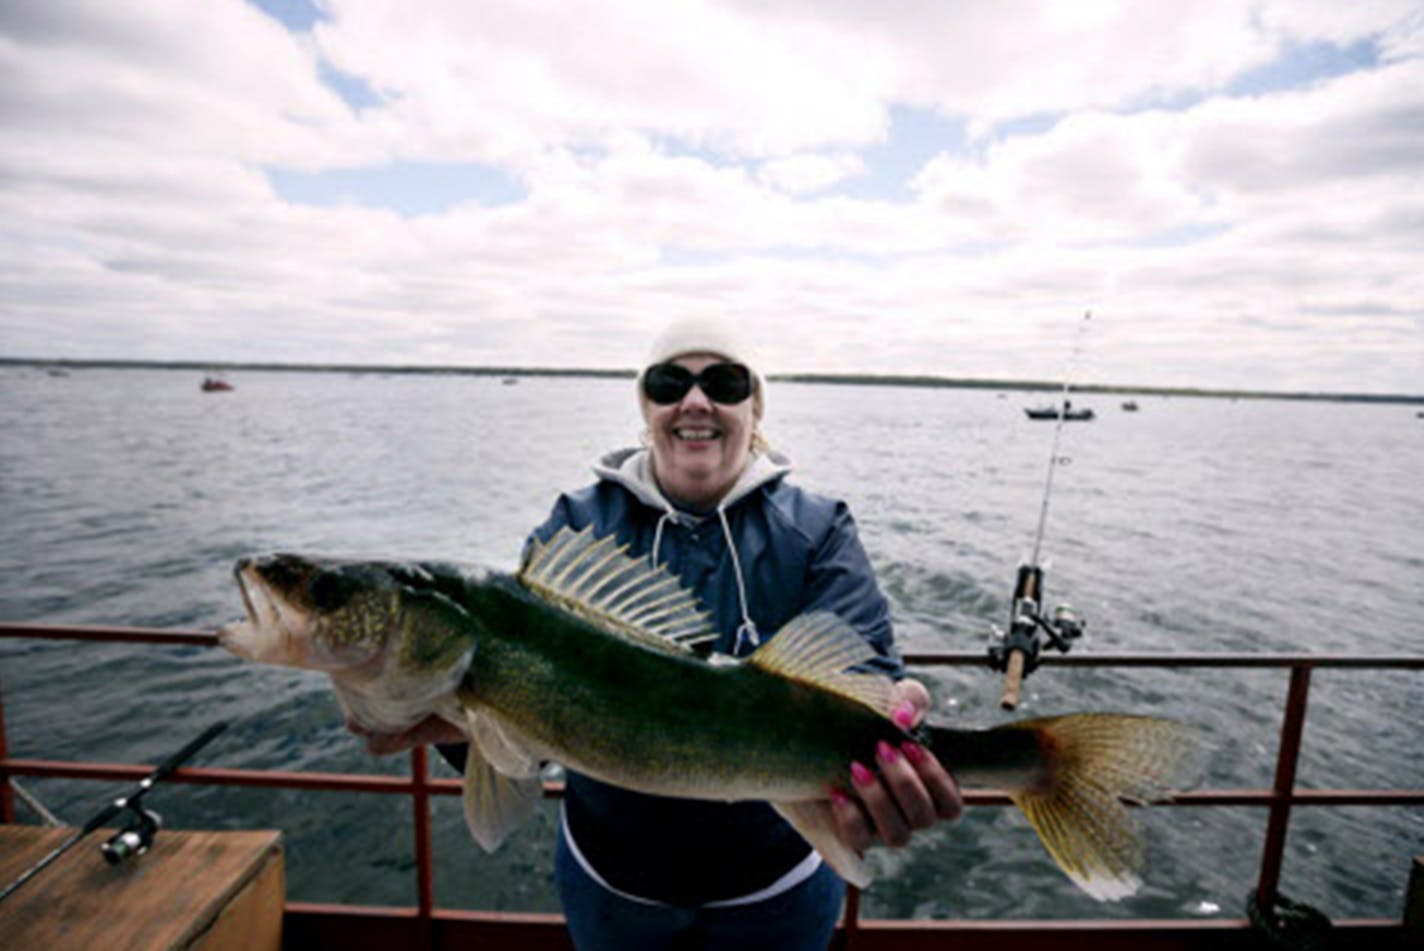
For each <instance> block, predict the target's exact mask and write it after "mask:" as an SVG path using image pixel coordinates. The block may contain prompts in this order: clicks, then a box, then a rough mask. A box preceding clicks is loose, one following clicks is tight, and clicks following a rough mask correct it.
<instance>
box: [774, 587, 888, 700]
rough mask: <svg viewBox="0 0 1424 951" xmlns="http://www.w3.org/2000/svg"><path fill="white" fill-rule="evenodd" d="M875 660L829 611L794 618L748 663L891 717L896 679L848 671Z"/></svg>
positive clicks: (862, 640) (864, 644) (862, 641)
mask: <svg viewBox="0 0 1424 951" xmlns="http://www.w3.org/2000/svg"><path fill="white" fill-rule="evenodd" d="M875 656H876V653H875V648H873V647H871V646H870V644H868V643H867V642H866V640H865V638H863V637H861V636H860V635H859V634H857V633H856V631H855V628H853V627H851V626H850V625H849V624H847V623H846V622H845V621H842V620H841V619H840V618H839V617H837V616H836V615H834V614H832V613H830V612H829V611H813V612H811V613H809V614H802V615H800V616H799V617H796V618H793V619H792V620H791V621H790V622H789V623H787V625H786V626H785V627H783V628H782V629H781V630H780V631H778V632H777V634H776V636H775V637H773V638H772V639H771V640H769V641H767V642H766V643H765V644H763V645H762V646H761V647H758V648H757V649H756V652H755V653H753V654H752V655H751V656H750V657H748V658H747V660H746V662H747V663H748V664H751V665H752V666H754V667H760V668H761V669H762V670H765V671H768V672H770V673H774V674H776V675H778V676H780V677H785V678H787V679H788V680H799V681H801V682H802V683H807V684H811V685H813V686H816V687H820V688H821V689H822V690H828V691H830V692H831V693H835V694H839V695H841V696H842V697H846V698H847V699H850V700H854V701H856V702H857V703H862V704H864V705H865V706H867V707H869V708H870V709H872V710H874V711H875V712H876V713H879V714H881V715H882V716H886V717H888V716H890V715H891V706H892V702H893V694H894V683H893V682H892V681H891V680H890V678H889V677H887V676H885V675H884V674H878V673H866V674H860V673H852V672H850V671H848V670H847V669H846V668H848V667H853V666H855V665H856V664H863V663H865V662H866V661H868V660H870V659H872V658H873V657H875Z"/></svg>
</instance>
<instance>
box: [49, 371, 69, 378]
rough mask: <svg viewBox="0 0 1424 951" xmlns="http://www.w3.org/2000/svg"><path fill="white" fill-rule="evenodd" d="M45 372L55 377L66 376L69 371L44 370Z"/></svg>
mask: <svg viewBox="0 0 1424 951" xmlns="http://www.w3.org/2000/svg"><path fill="white" fill-rule="evenodd" d="M45 372H46V373H48V374H49V375H50V376H55V377H66V376H69V371H68V370H46V371H45Z"/></svg>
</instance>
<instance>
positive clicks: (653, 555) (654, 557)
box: [648, 511, 677, 571]
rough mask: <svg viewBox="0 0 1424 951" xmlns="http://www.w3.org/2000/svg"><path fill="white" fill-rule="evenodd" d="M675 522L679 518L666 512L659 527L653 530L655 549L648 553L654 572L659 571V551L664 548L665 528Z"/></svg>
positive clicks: (649, 562)
mask: <svg viewBox="0 0 1424 951" xmlns="http://www.w3.org/2000/svg"><path fill="white" fill-rule="evenodd" d="M675 521H677V516H675V515H673V514H672V512H671V511H667V512H664V513H663V517H662V518H660V519H658V527H657V528H655V529H653V547H652V549H651V550H650V551H649V552H648V564H649V565H651V566H652V569H653V570H654V571H657V570H658V549H659V548H661V547H662V546H663V526H664V525H666V524H667V523H668V522H675Z"/></svg>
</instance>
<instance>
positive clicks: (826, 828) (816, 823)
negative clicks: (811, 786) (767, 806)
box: [771, 801, 875, 888]
mask: <svg viewBox="0 0 1424 951" xmlns="http://www.w3.org/2000/svg"><path fill="white" fill-rule="evenodd" d="M771 806H772V808H773V809H775V810H776V811H777V812H779V813H781V817H782V818H783V819H785V820H786V821H787V822H789V823H791V828H793V829H795V830H796V831H797V832H799V833H800V834H801V838H803V839H805V840H806V841H807V842H809V843H811V847H812V848H813V849H815V850H816V851H817V852H819V853H821V858H823V859H825V860H826V863H827V864H829V865H830V866H831V868H833V869H835V870H836V874H837V875H839V876H840V877H841V878H843V879H845V880H846V881H847V882H849V883H850V884H852V885H854V886H855V887H856V888H865V887H866V886H867V885H869V884H870V882H871V880H872V879H874V877H875V876H874V875H872V874H871V872H870V866H868V865H866V864H865V860H864V859H862V858H861V857H860V856H859V855H857V854H856V853H855V851H854V850H853V849H851V848H850V847H849V846H847V845H846V844H845V843H844V842H842V841H841V840H840V839H839V838H837V836H836V831H835V821H834V819H833V817H832V814H831V804H830V803H829V802H824V801H814V802H811V801H807V802H774V803H772V804H771Z"/></svg>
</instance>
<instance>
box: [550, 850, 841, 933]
mask: <svg viewBox="0 0 1424 951" xmlns="http://www.w3.org/2000/svg"><path fill="white" fill-rule="evenodd" d="M554 884H555V886H556V887H557V888H558V891H559V901H560V903H561V904H562V905H563V907H564V916H565V917H566V918H567V919H568V922H569V936H570V937H572V938H573V941H574V946H575V947H577V948H578V949H579V951H657V949H662V948H666V949H677V951H683V949H698V948H701V949H707V951H713V949H719V948H734V949H736V951H760V949H766V951H825V949H826V946H827V945H829V944H830V942H831V935H832V934H833V933H834V932H835V929H836V921H837V920H838V919H839V918H840V912H841V903H842V901H843V900H844V898H845V882H843V881H841V878H840V876H838V875H837V874H836V873H835V872H833V871H831V869H830V866H828V865H824V864H823V865H822V866H821V867H820V868H818V869H817V870H816V873H815V874H814V875H812V876H811V877H810V878H808V879H806V881H804V882H802V883H801V884H800V885H797V886H796V887H795V888H792V889H790V890H789V891H786V892H783V893H781V894H780V895H776V896H774V897H772V898H768V899H767V900H765V901H759V902H755V903H753V904H750V905H734V906H732V907H730V908H683V907H678V906H674V905H647V904H643V903H642V902H636V901H630V900H629V899H627V898H623V897H622V896H620V895H615V894H614V893H613V892H610V891H609V890H608V889H606V888H604V887H603V886H602V885H600V884H598V882H596V881H594V880H593V879H592V878H590V877H589V874H588V873H587V872H585V871H584V869H583V866H582V865H579V863H578V860H577V859H575V858H574V857H573V854H572V853H571V852H570V851H569V847H568V844H567V843H566V842H565V841H564V834H563V829H562V828H560V830H559V836H558V844H557V846H556V848H555V852H554Z"/></svg>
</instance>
